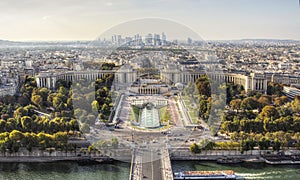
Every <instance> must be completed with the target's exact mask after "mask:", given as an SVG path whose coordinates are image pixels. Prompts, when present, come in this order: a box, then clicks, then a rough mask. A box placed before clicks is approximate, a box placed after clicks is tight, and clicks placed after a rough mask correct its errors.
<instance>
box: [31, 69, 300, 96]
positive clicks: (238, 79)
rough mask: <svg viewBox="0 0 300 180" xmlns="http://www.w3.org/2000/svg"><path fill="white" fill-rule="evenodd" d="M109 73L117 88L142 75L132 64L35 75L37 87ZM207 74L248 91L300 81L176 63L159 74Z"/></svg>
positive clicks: (167, 78)
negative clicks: (184, 66)
mask: <svg viewBox="0 0 300 180" xmlns="http://www.w3.org/2000/svg"><path fill="white" fill-rule="evenodd" d="M106 74H114V75H115V79H114V88H115V89H116V90H122V89H126V88H127V87H131V86H132V84H133V83H134V82H135V81H136V80H137V79H138V78H139V77H138V71H137V70H136V69H134V68H133V67H131V66H128V65H127V66H126V68H120V69H119V70H99V71H67V72H61V73H53V72H42V73H40V74H39V75H37V76H36V81H37V85H38V87H47V88H49V89H55V84H56V81H57V80H59V79H64V80H66V81H68V82H70V81H77V80H80V79H86V80H87V81H95V80H96V79H97V78H101V77H103V76H104V75H106ZM205 74H207V75H208V77H209V78H210V79H211V80H212V81H220V82H232V83H234V84H240V85H242V86H243V87H244V89H245V91H246V92H248V91H249V90H251V91H260V92H263V93H265V92H266V91H267V85H268V83H269V82H275V83H281V84H287V85H289V84H300V76H292V75H284V74H267V73H265V74H257V73H250V74H248V75H245V74H237V73H227V72H224V73H223V72H220V71H219V72H218V71H217V72H207V73H205V71H203V70H202V71H191V70H184V69H179V68H176V66H168V65H167V66H165V67H164V68H163V69H161V70H160V78H161V80H162V81H163V82H165V83H167V84H175V83H182V84H187V83H188V82H195V81H196V80H197V79H198V78H199V77H201V76H202V75H205Z"/></svg>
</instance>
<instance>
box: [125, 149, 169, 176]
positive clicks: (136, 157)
mask: <svg viewBox="0 0 300 180" xmlns="http://www.w3.org/2000/svg"><path fill="white" fill-rule="evenodd" d="M142 179H150V180H173V173H172V167H171V161H170V158H169V153H168V150H167V149H166V148H162V149H158V150H156V151H154V150H148V149H135V150H134V151H133V155H132V160H131V168H130V176H129V180H142Z"/></svg>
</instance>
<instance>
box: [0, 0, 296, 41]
mask: <svg viewBox="0 0 300 180" xmlns="http://www.w3.org/2000/svg"><path fill="white" fill-rule="evenodd" d="M298 3H299V2H298V1H296V0H295V1H283V0H276V1H271V0H267V1H263V2H261V1H258V0H254V1H251V2H250V1H246V0H242V1H233V0H225V1H208V0H200V1H193V0H190V1H184V2H183V1H180V0H176V1H168V0H156V1H151V2H140V1H136V0H130V1H126V2H123V1H120V0H113V1H95V0H90V1H87V2H82V1H77V0H75V1H69V0H62V1H59V2H58V1H51V2H45V1H44V2H41V1H37V0H26V1H17V0H15V1H7V0H4V1H1V2H0V7H1V8H0V15H1V18H0V24H1V27H2V28H1V33H0V39H3V40H12V41H43V40H50V41H55V40H67V41H68V40H93V39H95V38H96V37H98V36H99V35H101V34H102V33H103V32H105V31H106V30H107V29H110V28H111V27H114V26H116V25H118V24H120V23H123V22H127V21H130V20H136V19H137V18H139V19H142V18H149V17H155V18H162V19H168V20H171V21H173V22H177V23H179V24H182V25H184V26H187V27H189V28H190V29H192V30H193V31H195V32H196V33H197V34H199V35H200V37H202V38H203V39H205V40H233V39H294V40H299V39H300V32H297V29H300V20H299V19H298V18H296V17H297V15H299V13H300V12H299V5H298ZM158 32H159V31H158ZM161 32H163V31H161ZM161 32H159V33H161Z"/></svg>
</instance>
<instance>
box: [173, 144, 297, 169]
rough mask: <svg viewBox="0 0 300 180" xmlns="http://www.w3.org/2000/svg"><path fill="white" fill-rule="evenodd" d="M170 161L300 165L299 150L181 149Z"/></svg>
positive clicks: (174, 153) (175, 152)
mask: <svg viewBox="0 0 300 180" xmlns="http://www.w3.org/2000/svg"><path fill="white" fill-rule="evenodd" d="M170 159H171V160H172V161H215V162H217V163H221V164H222V163H224V164H235V163H241V162H249V163H266V164H272V165H276V164H278V165H279V164H291V165H292V164H300V150H297V149H288V150H282V151H279V152H277V151H271V150H251V151H247V152H243V153H241V152H240V151H238V150H206V151H201V153H198V154H194V153H192V152H190V151H187V150H186V149H183V148H178V149H177V150H176V151H171V153H170Z"/></svg>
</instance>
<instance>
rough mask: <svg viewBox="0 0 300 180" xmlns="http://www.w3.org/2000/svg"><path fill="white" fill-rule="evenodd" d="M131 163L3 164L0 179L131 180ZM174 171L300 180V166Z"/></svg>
mask: <svg viewBox="0 0 300 180" xmlns="http://www.w3.org/2000/svg"><path fill="white" fill-rule="evenodd" d="M129 166H130V164H128V163H121V162H113V163H109V164H97V165H78V164H77V163H74V162H59V163H0V179H1V180H2V179H3V180H4V179H8V180H10V179H12V180H15V179H22V180H27V179H28V180H32V179H33V180H36V179H40V180H44V179H45V180H52V179H55V180H60V179H62V180H77V179H79V180H81V179H82V180H93V179H97V180H127V179H128V177H129V168H130V167H129ZM172 166H173V171H174V172H175V171H184V170H226V169H232V170H234V171H235V172H236V173H237V174H238V175H240V176H243V177H245V178H246V179H272V180H273V179H275V180H276V179H280V180H285V179H288V180H296V179H300V171H299V170H300V166H270V165H265V164H253V163H252V164H248V163H247V164H245V163H244V164H237V165H233V166H232V165H231V166H230V165H220V164H216V163H213V162H199V161H175V162H172Z"/></svg>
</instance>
